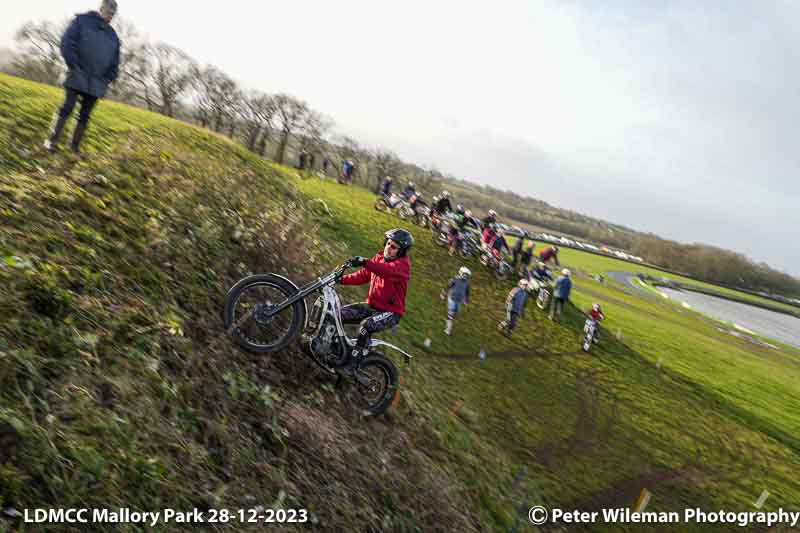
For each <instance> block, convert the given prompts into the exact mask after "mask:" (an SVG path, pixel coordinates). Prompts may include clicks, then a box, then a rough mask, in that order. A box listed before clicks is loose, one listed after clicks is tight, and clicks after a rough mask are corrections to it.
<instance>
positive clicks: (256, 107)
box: [239, 91, 276, 156]
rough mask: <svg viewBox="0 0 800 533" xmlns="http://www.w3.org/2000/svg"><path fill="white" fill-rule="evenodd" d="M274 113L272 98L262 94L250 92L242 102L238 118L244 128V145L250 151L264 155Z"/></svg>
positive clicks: (270, 133)
mask: <svg viewBox="0 0 800 533" xmlns="http://www.w3.org/2000/svg"><path fill="white" fill-rule="evenodd" d="M275 113H276V108H275V102H274V101H273V98H272V97H271V96H269V95H267V94H264V93H262V92H259V91H254V92H251V93H250V94H249V95H248V96H246V97H245V98H244V100H243V101H242V105H241V107H240V108H239V117H240V119H241V121H242V124H243V127H244V139H245V144H246V146H247V148H248V149H249V150H250V151H252V152H256V153H259V154H261V155H262V156H265V155H266V151H267V142H268V141H269V140H270V138H271V135H272V127H273V124H272V121H273V118H274V117H275Z"/></svg>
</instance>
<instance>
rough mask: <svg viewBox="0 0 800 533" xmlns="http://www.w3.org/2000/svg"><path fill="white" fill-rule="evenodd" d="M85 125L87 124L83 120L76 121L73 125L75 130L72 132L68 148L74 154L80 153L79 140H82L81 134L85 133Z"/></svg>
mask: <svg viewBox="0 0 800 533" xmlns="http://www.w3.org/2000/svg"><path fill="white" fill-rule="evenodd" d="M86 126H87V124H86V123H84V122H78V123H77V124H76V125H75V132H74V133H73V134H72V144H71V145H70V148H71V149H72V151H73V152H75V153H76V154H79V153H81V141H82V140H83V136H84V135H85V134H86Z"/></svg>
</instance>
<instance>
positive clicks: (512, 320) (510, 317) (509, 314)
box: [506, 310, 519, 331]
mask: <svg viewBox="0 0 800 533" xmlns="http://www.w3.org/2000/svg"><path fill="white" fill-rule="evenodd" d="M518 318H519V313H515V312H514V311H511V310H508V311H506V329H508V331H514V328H515V327H517V319H518Z"/></svg>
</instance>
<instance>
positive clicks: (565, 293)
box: [553, 276, 572, 300]
mask: <svg viewBox="0 0 800 533" xmlns="http://www.w3.org/2000/svg"><path fill="white" fill-rule="evenodd" d="M571 291H572V280H571V279H569V278H568V277H567V276H559V278H558V279H557V280H556V284H555V287H554V288H553V296H555V297H556V298H561V299H562V300H569V293H570V292H571Z"/></svg>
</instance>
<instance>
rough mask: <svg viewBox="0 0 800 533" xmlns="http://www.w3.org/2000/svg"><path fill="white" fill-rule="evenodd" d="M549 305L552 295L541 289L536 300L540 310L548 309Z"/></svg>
mask: <svg viewBox="0 0 800 533" xmlns="http://www.w3.org/2000/svg"><path fill="white" fill-rule="evenodd" d="M542 291H544V292H542ZM549 303H550V293H549V292H547V291H546V290H545V289H539V296H538V297H537V298H536V305H537V306H538V307H539V309H547V304H549Z"/></svg>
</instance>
